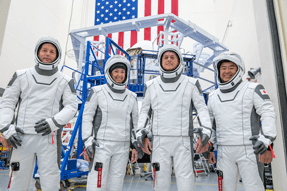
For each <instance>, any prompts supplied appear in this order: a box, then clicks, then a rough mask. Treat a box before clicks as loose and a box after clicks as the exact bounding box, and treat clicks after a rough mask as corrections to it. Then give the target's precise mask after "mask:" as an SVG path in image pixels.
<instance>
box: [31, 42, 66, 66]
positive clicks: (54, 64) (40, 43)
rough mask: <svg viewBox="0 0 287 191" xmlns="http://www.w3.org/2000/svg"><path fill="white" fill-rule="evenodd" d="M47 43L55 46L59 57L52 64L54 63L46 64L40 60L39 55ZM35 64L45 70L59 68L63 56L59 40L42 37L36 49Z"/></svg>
mask: <svg viewBox="0 0 287 191" xmlns="http://www.w3.org/2000/svg"><path fill="white" fill-rule="evenodd" d="M45 43H50V44H52V45H54V46H55V48H56V51H57V56H56V59H55V60H54V61H53V62H52V63H44V62H42V61H41V60H40V58H39V56H38V54H39V51H40V49H41V48H42V45H43V44H45ZM34 54H35V62H36V65H37V66H38V67H39V68H40V69H43V70H53V69H54V68H57V66H58V65H59V63H60V60H61V56H62V50H61V46H60V43H59V41H58V40H56V39H54V38H53V37H42V38H40V39H39V40H38V42H37V43H36V47H35V52H34Z"/></svg>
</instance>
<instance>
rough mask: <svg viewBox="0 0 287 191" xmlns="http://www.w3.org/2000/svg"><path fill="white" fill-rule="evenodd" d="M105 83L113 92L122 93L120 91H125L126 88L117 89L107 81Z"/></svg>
mask: <svg viewBox="0 0 287 191" xmlns="http://www.w3.org/2000/svg"><path fill="white" fill-rule="evenodd" d="M107 85H108V87H109V88H110V89H111V90H112V91H113V92H114V93H118V94H122V93H125V91H126V88H125V89H122V90H117V89H115V88H113V87H112V86H111V85H110V84H109V83H107ZM112 85H113V84H112Z"/></svg>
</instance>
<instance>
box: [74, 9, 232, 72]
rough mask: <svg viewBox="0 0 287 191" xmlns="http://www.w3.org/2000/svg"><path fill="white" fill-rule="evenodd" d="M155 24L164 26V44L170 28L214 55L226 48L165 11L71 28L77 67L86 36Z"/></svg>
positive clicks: (201, 30)
mask: <svg viewBox="0 0 287 191" xmlns="http://www.w3.org/2000/svg"><path fill="white" fill-rule="evenodd" d="M155 26H163V27H164V33H166V35H164V37H165V39H164V42H165V44H167V43H168V31H169V29H170V28H172V29H174V30H177V31H178V32H181V33H182V34H183V35H184V37H189V38H191V39H193V40H195V41H197V42H198V43H200V44H202V45H203V48H209V49H211V50H213V52H214V55H215V56H217V55H218V54H220V53H221V52H224V51H227V50H228V49H227V47H226V46H224V45H223V44H222V43H220V42H219V40H218V38H216V37H215V36H213V35H211V34H210V33H208V32H207V31H205V30H203V29H202V28H200V27H199V26H197V25H196V24H194V23H192V22H190V21H185V20H183V19H181V18H179V17H178V16H176V15H174V14H172V13H167V14H161V15H155V16H148V17H142V18H136V19H130V20H124V21H118V22H114V23H107V24H101V25H95V26H92V27H85V28H81V29H76V30H72V31H71V33H70V35H71V39H72V43H73V47H74V51H75V56H76V60H77V62H78V69H81V66H82V64H81V63H83V54H84V49H85V41H86V38H87V37H92V36H98V35H104V36H107V35H108V34H110V33H117V32H122V31H132V30H136V31H139V30H140V29H142V28H148V27H155Z"/></svg>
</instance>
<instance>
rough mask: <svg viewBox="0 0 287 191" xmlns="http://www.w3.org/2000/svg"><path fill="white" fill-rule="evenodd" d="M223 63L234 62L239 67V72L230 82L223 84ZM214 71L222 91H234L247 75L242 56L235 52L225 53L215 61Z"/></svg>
mask: <svg viewBox="0 0 287 191" xmlns="http://www.w3.org/2000/svg"><path fill="white" fill-rule="evenodd" d="M223 62H233V63H234V64H235V65H236V66H237V71H236V73H235V74H234V76H233V77H232V78H231V79H230V80H229V81H228V82H223V81H222V79H221V78H220V65H221V64H222V63H223ZM213 66H214V70H215V71H216V73H217V82H218V87H219V89H220V90H223V91H232V90H233V89H234V88H236V87H237V85H238V84H239V83H240V82H241V81H242V77H243V75H244V73H245V65H244V62H243V59H242V58H241V56H239V55H238V54H236V53H234V52H223V53H221V54H220V55H218V56H217V57H215V58H214V59H213Z"/></svg>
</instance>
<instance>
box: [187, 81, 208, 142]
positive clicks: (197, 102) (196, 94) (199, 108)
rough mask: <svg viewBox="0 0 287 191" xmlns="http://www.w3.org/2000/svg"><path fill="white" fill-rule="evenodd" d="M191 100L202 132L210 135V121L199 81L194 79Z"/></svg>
mask: <svg viewBox="0 0 287 191" xmlns="http://www.w3.org/2000/svg"><path fill="white" fill-rule="evenodd" d="M191 99H192V102H193V104H194V107H195V110H196V112H197V116H198V122H199V125H200V127H202V129H203V133H204V134H206V135H208V136H209V137H210V134H211V123H210V118H209V113H208V109H207V106H206V104H205V100H204V98H203V94H202V91H201V88H200V85H199V82H198V81H197V80H196V83H195V85H194V87H193V90H192V98H191Z"/></svg>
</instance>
